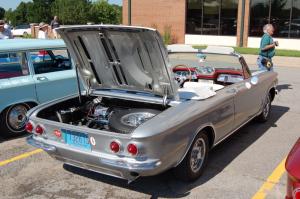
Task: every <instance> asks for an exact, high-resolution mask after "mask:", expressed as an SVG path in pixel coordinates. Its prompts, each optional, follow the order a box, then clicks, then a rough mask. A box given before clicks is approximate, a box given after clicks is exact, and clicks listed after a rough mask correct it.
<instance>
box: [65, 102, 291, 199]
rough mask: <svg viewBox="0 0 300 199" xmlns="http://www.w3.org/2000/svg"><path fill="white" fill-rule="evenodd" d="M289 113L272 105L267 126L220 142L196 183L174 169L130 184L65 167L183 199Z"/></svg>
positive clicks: (248, 128) (70, 168) (250, 126)
mask: <svg viewBox="0 0 300 199" xmlns="http://www.w3.org/2000/svg"><path fill="white" fill-rule="evenodd" d="M288 110H289V108H288V107H283V106H276V105H273V106H272V113H271V115H270V118H269V120H268V121H267V122H266V123H256V121H255V120H253V121H252V122H250V123H248V124H247V125H246V126H244V127H243V128H241V129H240V130H238V131H237V132H236V133H234V134H233V135H231V136H230V137H229V138H228V139H226V140H225V141H223V142H222V143H220V144H219V145H218V146H216V147H215V148H214V149H212V150H211V151H210V156H209V160H208V164H207V167H206V170H205V171H204V173H203V175H202V176H201V177H200V178H199V179H198V180H197V181H195V182H192V183H186V182H181V181H179V180H178V179H176V178H175V177H174V175H173V173H172V170H170V171H167V172H165V173H162V174H160V175H157V176H152V177H141V178H138V179H137V180H136V181H134V182H132V183H130V184H128V183H127V181H125V180H121V179H117V178H114V177H109V176H106V175H102V174H99V173H95V172H92V171H87V170H83V169H79V168H76V167H73V166H69V165H64V169H66V170H67V171H70V172H72V173H75V174H77V175H81V176H84V177H88V178H90V179H94V180H96V181H100V182H103V183H107V184H110V185H113V186H119V187H122V188H125V189H129V190H133V191H137V192H140V193H144V194H147V195H150V196H151V198H152V199H155V198H158V197H164V198H182V197H186V196H188V195H189V194H190V192H191V190H192V189H194V188H195V187H198V186H201V185H202V184H205V183H206V182H208V181H209V180H210V179H212V178H214V177H215V176H216V175H218V174H219V173H220V172H222V171H223V170H224V168H225V167H226V166H227V165H228V164H230V163H231V162H232V161H233V160H234V159H235V158H236V157H238V156H239V154H241V153H242V152H243V151H244V150H246V149H247V148H248V147H249V146H251V145H252V144H253V143H255V141H256V140H258V139H259V138H260V137H261V136H263V135H264V133H266V132H267V131H268V130H269V129H270V128H274V127H275V128H276V127H277V125H276V122H277V121H278V120H279V119H280V118H281V117H282V116H283V115H284V114H285V113H286V112H287V111H288Z"/></svg>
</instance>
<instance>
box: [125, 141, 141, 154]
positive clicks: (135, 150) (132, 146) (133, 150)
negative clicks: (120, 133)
mask: <svg viewBox="0 0 300 199" xmlns="http://www.w3.org/2000/svg"><path fill="white" fill-rule="evenodd" d="M127 151H128V153H130V154H131V155H136V154H137V153H138V148H137V146H136V145H135V144H128V146H127Z"/></svg>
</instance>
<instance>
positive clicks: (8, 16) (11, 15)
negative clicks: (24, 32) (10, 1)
mask: <svg viewBox="0 0 300 199" xmlns="http://www.w3.org/2000/svg"><path fill="white" fill-rule="evenodd" d="M14 15H15V13H14V11H13V10H12V9H11V8H10V9H8V10H6V11H5V15H4V18H5V19H6V20H7V21H8V22H11V24H12V25H14V24H13V19H15V16H14Z"/></svg>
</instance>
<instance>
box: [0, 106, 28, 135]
mask: <svg viewBox="0 0 300 199" xmlns="http://www.w3.org/2000/svg"><path fill="white" fill-rule="evenodd" d="M29 109H30V106H29V105H28V104H25V103H23V104H16V105H12V106H10V107H8V108H7V109H5V110H4V111H3V112H2V113H1V122H0V129H1V133H2V135H4V136H5V137H10V136H15V135H19V134H22V133H25V122H26V113H27V111H28V110H29Z"/></svg>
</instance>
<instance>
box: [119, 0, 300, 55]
mask: <svg viewBox="0 0 300 199" xmlns="http://www.w3.org/2000/svg"><path fill="white" fill-rule="evenodd" d="M128 4H129V5H130V6H128ZM128 13H131V14H130V16H129V15H128ZM266 23H272V24H273V25H274V26H275V34H274V37H275V38H276V39H277V40H279V43H280V48H283V49H296V50H300V0H123V24H131V25H140V26H148V27H153V28H157V29H158V30H159V31H160V32H161V34H164V33H165V32H168V31H171V35H172V40H173V42H174V43H186V44H202V45H227V46H245V47H246V46H248V47H258V46H259V42H260V36H261V35H262V34H263V33H262V27H263V25H264V24H266Z"/></svg>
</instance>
